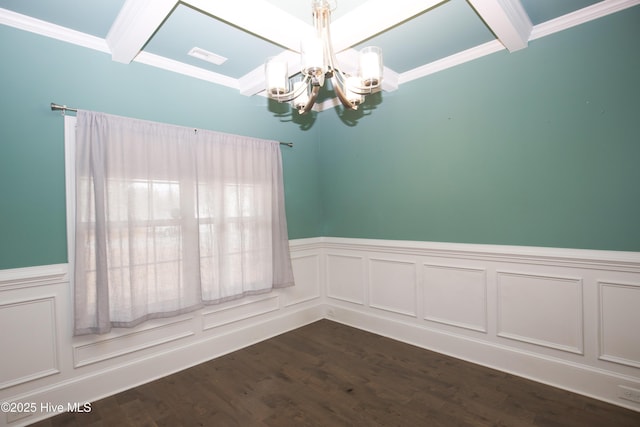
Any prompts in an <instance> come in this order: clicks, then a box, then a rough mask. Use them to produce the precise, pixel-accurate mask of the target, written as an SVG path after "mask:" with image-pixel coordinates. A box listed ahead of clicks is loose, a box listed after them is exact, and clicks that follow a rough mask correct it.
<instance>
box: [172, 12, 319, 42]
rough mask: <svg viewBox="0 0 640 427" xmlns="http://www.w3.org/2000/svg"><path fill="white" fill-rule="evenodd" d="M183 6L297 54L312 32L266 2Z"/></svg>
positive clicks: (309, 28) (307, 26) (301, 23)
mask: <svg viewBox="0 0 640 427" xmlns="http://www.w3.org/2000/svg"><path fill="white" fill-rule="evenodd" d="M184 3H187V4H189V5H191V6H192V7H194V8H196V9H199V10H201V11H203V12H205V13H207V14H209V15H212V16H215V17H216V18H218V19H221V20H223V21H226V22H228V23H230V24H232V25H235V26H236V27H238V28H241V29H243V30H245V31H247V32H249V33H252V34H255V35H256V36H259V37H262V38H264V39H267V40H269V41H271V42H272V43H275V44H278V45H280V46H283V47H285V48H287V49H290V50H293V51H295V52H299V51H300V39H301V38H302V37H304V36H305V35H306V34H310V32H311V31H313V26H312V25H311V20H309V23H305V22H303V21H301V20H300V19H298V18H296V17H295V16H293V15H291V14H289V13H287V12H285V11H284V10H282V9H280V8H278V7H276V6H274V5H272V4H271V3H269V2H267V1H265V0H243V1H237V0H216V1H211V0H185V1H184Z"/></svg>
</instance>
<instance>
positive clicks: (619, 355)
mask: <svg viewBox="0 0 640 427" xmlns="http://www.w3.org/2000/svg"><path fill="white" fill-rule="evenodd" d="M598 286H599V290H600V292H599V294H600V359H602V360H607V361H609V362H615V363H620V364H623V365H628V366H634V367H636V368H640V284H636V285H631V284H622V283H606V282H600V283H598Z"/></svg>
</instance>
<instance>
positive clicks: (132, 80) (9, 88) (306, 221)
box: [0, 25, 321, 269]
mask: <svg viewBox="0 0 640 427" xmlns="http://www.w3.org/2000/svg"><path fill="white" fill-rule="evenodd" d="M0 58H2V60H1V61H2V63H1V65H0V94H1V95H0V97H1V101H0V269H7V268H18V267H27V266H34V265H46V264H56V263H64V262H66V261H67V254H66V251H67V249H66V224H65V223H66V219H65V193H64V149H63V146H64V142H63V119H62V118H61V117H60V113H58V112H52V111H51V110H50V109H49V104H50V103H51V102H56V103H60V104H67V105H70V106H74V107H79V108H84V109H88V110H96V111H104V112H107V113H111V114H118V115H123V116H129V117H136V118H141V119H147V120H155V121H161V122H166V123H174V124H178V125H183V126H193V127H199V128H203V129H212V130H216V131H220V132H228V133H235V134H240V135H247V136H255V137H259V138H268V139H276V140H280V141H291V142H294V143H295V147H294V148H286V147H283V149H282V153H283V164H284V179H285V191H286V195H285V197H286V202H287V206H286V208H287V216H288V223H289V236H290V237H291V238H302V237H313V236H318V235H320V227H321V204H320V198H319V191H318V188H319V171H318V163H317V150H318V147H317V144H316V139H317V137H316V135H315V132H314V131H313V127H311V128H310V129H309V130H305V128H306V127H308V126H306V124H305V123H304V122H302V123H293V122H285V121H284V120H281V119H279V118H277V117H274V114H273V113H272V112H271V111H270V109H269V108H268V107H269V106H268V105H267V104H268V102H267V100H266V99H265V98H263V97H251V98H249V97H244V96H241V95H239V94H238V92H237V90H234V89H229V88H225V87H223V86H219V85H216V84H211V83H207V82H204V81H199V80H195V79H193V78H189V77H185V76H181V75H178V74H175V73H170V72H167V71H163V70H159V69H157V68H153V67H149V66H146V65H142V64H137V63H132V64H129V65H124V64H118V63H115V62H113V61H111V58H110V56H109V55H107V54H103V53H100V52H96V51H92V50H89V49H85V48H82V47H78V46H74V45H70V44H67V43H63V42H58V41H55V40H52V39H48V38H45V37H41V36H37V35H34V34H30V33H27V32H24V31H19V30H15V29H12V28H9V27H5V26H1V25H0Z"/></svg>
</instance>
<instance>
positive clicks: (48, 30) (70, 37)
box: [0, 8, 111, 53]
mask: <svg viewBox="0 0 640 427" xmlns="http://www.w3.org/2000/svg"><path fill="white" fill-rule="evenodd" d="M0 24H3V25H7V26H9V27H13V28H17V29H19V30H23V31H28V32H30V33H34V34H38V35H41V36H45V37H49V38H52V39H56V40H60V41H63V42H66V43H71V44H75V45H77V46H82V47H86V48H89V49H93V50H97V51H99V52H104V53H111V51H110V50H109V46H108V45H107V42H106V41H105V39H102V38H100V37H96V36H92V35H90V34H86V33H82V32H80V31H75V30H71V29H69V28H66V27H62V26H60V25H55V24H52V23H50V22H47V21H42V20H40V19H36V18H32V17H31V16H26V15H22V14H20V13H16V12H13V11H10V10H7V9H2V8H0Z"/></svg>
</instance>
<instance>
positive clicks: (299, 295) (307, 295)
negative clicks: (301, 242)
mask: <svg viewBox="0 0 640 427" xmlns="http://www.w3.org/2000/svg"><path fill="white" fill-rule="evenodd" d="M291 266H292V268H293V277H294V280H295V283H296V284H295V286H292V287H290V288H287V289H285V290H284V298H285V307H289V306H291V305H295V304H299V303H302V302H306V301H310V300H312V299H315V298H319V297H320V256H319V255H317V254H312V255H303V256H295V257H292V258H291Z"/></svg>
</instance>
